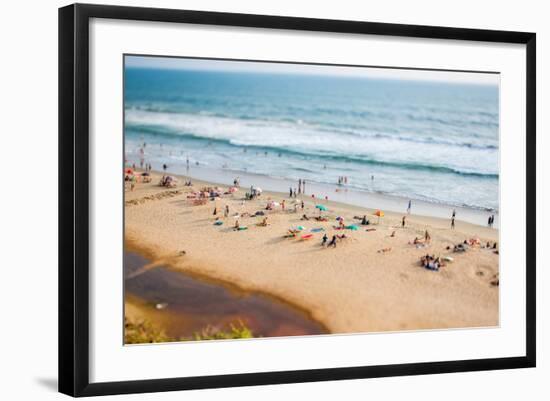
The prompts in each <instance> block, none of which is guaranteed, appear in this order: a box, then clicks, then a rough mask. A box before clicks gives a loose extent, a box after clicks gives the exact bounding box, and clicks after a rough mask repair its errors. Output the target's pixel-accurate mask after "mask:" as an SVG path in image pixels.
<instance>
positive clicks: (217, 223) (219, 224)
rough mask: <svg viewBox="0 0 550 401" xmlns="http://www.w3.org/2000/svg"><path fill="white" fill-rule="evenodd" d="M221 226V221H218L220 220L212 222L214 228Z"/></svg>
mask: <svg viewBox="0 0 550 401" xmlns="http://www.w3.org/2000/svg"><path fill="white" fill-rule="evenodd" d="M222 224H223V221H220V220H218V221H215V222H214V225H215V226H221V225H222Z"/></svg>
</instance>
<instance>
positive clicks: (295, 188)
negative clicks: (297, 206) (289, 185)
mask: <svg viewBox="0 0 550 401" xmlns="http://www.w3.org/2000/svg"><path fill="white" fill-rule="evenodd" d="M294 197H295V198H297V197H298V196H297V195H296V188H294Z"/></svg>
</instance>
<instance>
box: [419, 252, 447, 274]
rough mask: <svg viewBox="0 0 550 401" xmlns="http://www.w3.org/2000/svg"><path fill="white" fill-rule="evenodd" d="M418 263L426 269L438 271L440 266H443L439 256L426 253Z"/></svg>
mask: <svg viewBox="0 0 550 401" xmlns="http://www.w3.org/2000/svg"><path fill="white" fill-rule="evenodd" d="M420 265H421V266H422V267H424V268H426V269H428V270H433V271H439V268H440V267H443V266H445V264H444V263H443V262H442V261H441V259H440V257H439V256H438V257H437V258H436V257H435V255H429V254H426V255H424V256H422V257H421V258H420Z"/></svg>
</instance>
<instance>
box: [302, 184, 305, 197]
mask: <svg viewBox="0 0 550 401" xmlns="http://www.w3.org/2000/svg"><path fill="white" fill-rule="evenodd" d="M302 192H303V193H304V195H305V194H306V180H302Z"/></svg>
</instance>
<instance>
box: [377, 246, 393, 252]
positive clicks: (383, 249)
mask: <svg viewBox="0 0 550 401" xmlns="http://www.w3.org/2000/svg"><path fill="white" fill-rule="evenodd" d="M391 250H392V248H391V247H390V248H382V249H379V250H378V253H386V252H390V251H391Z"/></svg>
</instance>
